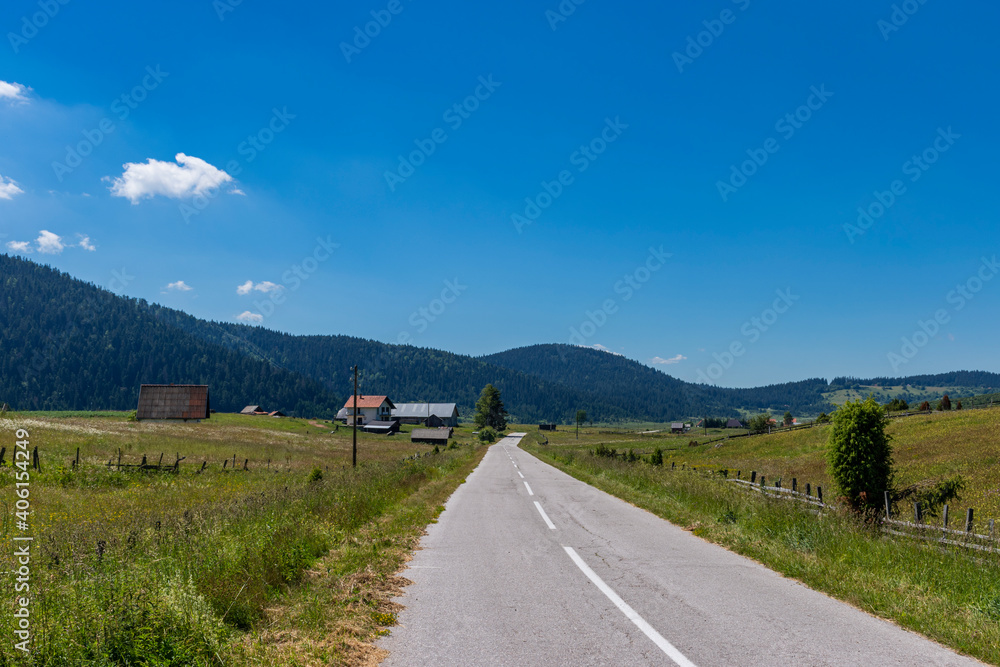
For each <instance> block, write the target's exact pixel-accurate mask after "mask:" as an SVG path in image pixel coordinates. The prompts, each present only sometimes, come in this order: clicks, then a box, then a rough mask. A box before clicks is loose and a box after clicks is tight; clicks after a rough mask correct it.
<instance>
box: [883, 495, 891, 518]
mask: <svg viewBox="0 0 1000 667" xmlns="http://www.w3.org/2000/svg"><path fill="white" fill-rule="evenodd" d="M883 493H884V495H885V520H886V521H891V520H892V502H891V501H890V500H889V492H888V491H884V492H883Z"/></svg>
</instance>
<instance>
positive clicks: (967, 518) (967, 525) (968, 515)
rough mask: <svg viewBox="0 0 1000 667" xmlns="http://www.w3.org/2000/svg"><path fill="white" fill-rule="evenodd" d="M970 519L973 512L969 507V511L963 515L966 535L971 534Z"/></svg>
mask: <svg viewBox="0 0 1000 667" xmlns="http://www.w3.org/2000/svg"><path fill="white" fill-rule="evenodd" d="M972 517H973V512H972V508H971V507H970V508H969V511H968V512H966V513H965V532H967V533H971V532H972Z"/></svg>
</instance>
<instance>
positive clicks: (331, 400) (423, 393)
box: [0, 254, 630, 421]
mask: <svg viewBox="0 0 1000 667" xmlns="http://www.w3.org/2000/svg"><path fill="white" fill-rule="evenodd" d="M0 284H2V285H3V291H2V293H0V351H2V356H0V403H4V402H6V403H8V404H10V405H11V406H12V407H13V408H15V409H19V410H96V409H118V410H129V409H134V408H135V406H136V403H137V399H138V391H139V385H140V384H143V383H171V382H172V383H175V384H183V383H194V384H208V385H209V386H210V392H211V402H212V407H213V408H214V409H216V410H219V411H226V412H232V411H237V410H240V409H242V408H243V407H244V406H245V405H247V404H251V403H258V404H261V405H263V406H265V407H266V408H269V409H274V410H281V411H283V412H285V413H288V414H295V415H302V416H333V415H334V414H336V412H337V410H338V409H339V408H340V407H341V406H342V405H343V404H344V401H345V400H346V398H347V396H349V395H350V392H351V380H350V371H349V369H350V367H351V366H353V365H354V364H358V365H359V366H360V368H361V376H360V391H361V392H363V393H371V394H376V393H384V394H389V395H390V396H391V398H392V399H393V400H395V401H399V402H406V401H425V400H426V401H445V402H452V401H453V402H456V403H458V404H459V405H460V409H461V412H462V414H465V415H468V414H470V411H471V409H472V406H473V405H474V404H475V401H476V399H477V398H478V395H479V391H480V390H481V389H482V387H483V386H485V385H486V384H487V383H489V382H492V383H494V384H495V385H496V386H497V387H499V388H500V389H501V391H502V392H503V396H504V400H505V401H506V404H507V407H508V409H509V410H510V412H511V413H512V415H514V416H515V417H517V418H519V419H522V420H525V421H542V420H557V421H569V420H570V419H572V415H573V414H575V411H576V410H577V409H584V410H587V411H588V412H589V413H590V414H593V415H595V417H596V418H599V419H607V420H615V419H624V418H626V417H628V416H629V415H630V413H629V411H628V410H627V409H626V408H624V407H620V406H618V405H616V404H614V403H613V402H611V401H608V400H607V399H605V398H602V397H600V396H598V395H596V394H592V393H589V392H580V391H575V390H573V389H570V388H568V387H561V386H557V385H552V384H550V383H548V382H545V381H543V380H540V379H538V378H536V377H534V376H530V375H526V374H523V373H518V372H516V371H511V370H507V369H503V368H497V367H494V366H490V365H489V364H486V363H485V362H483V361H480V360H477V359H473V358H472V357H468V356H463V355H457V354H451V353H448V352H441V351H437V350H427V349H420V348H414V347H405V346H395V345H385V344H383V343H378V342H375V341H368V340H362V339H358V338H350V337H347V336H291V335H288V334H282V333H277V332H274V331H269V330H266V329H263V328H260V327H249V326H245V325H238V324H228V323H219V322H206V321H204V320H199V319H197V318H195V317H192V316H190V315H187V314H185V313H182V312H180V311H176V310H172V309H170V308H164V307H162V306H159V305H156V304H148V303H147V302H146V301H144V300H141V299H130V298H125V297H120V296H117V295H115V294H113V293H112V292H109V291H107V290H104V289H101V288H98V287H96V286H94V285H92V284H89V283H85V282H83V281H80V280H77V279H74V278H72V277H71V276H69V275H68V274H66V273H61V272H59V271H56V270H54V269H52V268H50V267H46V266H41V265H39V264H35V263H33V262H30V261H26V260H23V259H19V258H12V257H9V256H7V255H2V254H0Z"/></svg>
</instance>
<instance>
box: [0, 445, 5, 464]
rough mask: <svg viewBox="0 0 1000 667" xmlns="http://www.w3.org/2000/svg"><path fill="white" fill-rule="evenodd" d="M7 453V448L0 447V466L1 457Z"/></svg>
mask: <svg viewBox="0 0 1000 667" xmlns="http://www.w3.org/2000/svg"><path fill="white" fill-rule="evenodd" d="M6 455H7V448H6V447H0V466H2V465H3V457H4V456H6Z"/></svg>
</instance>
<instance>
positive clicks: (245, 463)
mask: <svg viewBox="0 0 1000 667" xmlns="http://www.w3.org/2000/svg"><path fill="white" fill-rule="evenodd" d="M248 463H250V459H244V460H243V469H244V470H247V464H248Z"/></svg>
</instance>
